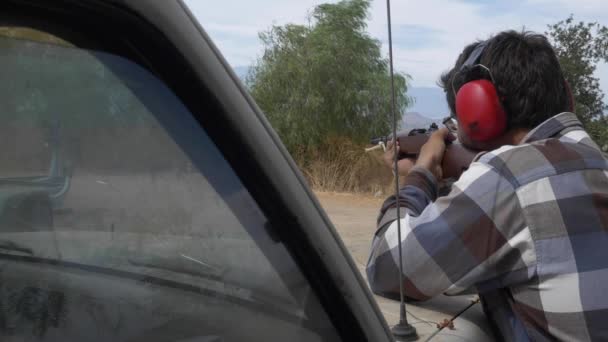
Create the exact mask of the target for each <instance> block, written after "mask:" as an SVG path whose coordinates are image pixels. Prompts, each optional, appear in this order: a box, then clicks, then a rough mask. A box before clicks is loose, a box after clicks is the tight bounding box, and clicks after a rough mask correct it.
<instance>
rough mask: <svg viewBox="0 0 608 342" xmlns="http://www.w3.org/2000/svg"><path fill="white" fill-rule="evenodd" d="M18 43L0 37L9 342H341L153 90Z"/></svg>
mask: <svg viewBox="0 0 608 342" xmlns="http://www.w3.org/2000/svg"><path fill="white" fill-rule="evenodd" d="M7 32H8V33H10V34H6V33H7ZM15 32H16V33H17V34H15ZM19 32H20V31H19V28H8V29H7V28H4V29H3V30H0V75H2V78H3V79H4V80H5V81H3V82H0V104H1V105H2V107H1V110H0V117H1V118H2V123H3V124H2V125H1V126H0V139H1V140H2V143H1V144H0V336H2V339H3V340H4V339H6V338H11V337H12V338H17V340H20V339H19V338H24V339H27V338H28V336H29V337H36V338H38V339H39V340H42V341H56V340H87V341H97V340H98V341H109V340H112V341H123V340H129V341H165V340H184V341H186V340H188V341H190V340H192V341H194V339H195V338H196V340H197V341H239V340H249V339H250V338H251V337H252V336H255V339H256V340H267V341H270V340H288V339H291V338H296V339H297V340H302V341H304V340H306V341H321V340H323V341H325V340H335V339H337V337H336V335H335V332H334V331H333V328H332V326H331V323H330V321H329V319H328V318H327V316H326V315H325V313H324V311H323V310H322V309H321V307H320V304H319V302H318V300H317V298H316V296H315V295H314V293H313V292H312V291H311V289H310V286H309V284H308V283H307V281H306V280H305V278H304V277H303V276H302V274H301V273H300V271H299V269H298V268H297V266H296V264H295V262H294V261H293V260H292V258H291V257H290V255H289V253H288V252H287V251H286V249H285V248H284V246H283V245H282V244H281V243H278V242H275V241H273V240H272V239H271V238H270V237H269V235H268V232H267V229H266V225H267V224H268V222H267V220H266V218H265V217H264V215H263V214H262V212H261V211H260V209H259V208H258V207H257V205H256V203H255V202H254V200H253V199H252V198H251V196H250V195H249V193H248V192H247V190H246V189H245V188H244V187H243V185H242V184H241V182H240V181H239V179H238V178H237V176H236V175H235V173H234V171H233V170H232V169H231V167H230V166H229V165H228V164H227V162H226V161H225V160H224V158H223V156H222V155H221V153H220V152H219V150H218V149H217V148H216V146H215V145H214V144H213V142H212V141H211V140H210V139H209V138H208V136H207V134H206V133H205V132H204V131H203V130H202V129H201V128H200V126H199V124H198V123H197V122H196V121H195V120H194V119H193V117H192V115H191V114H190V113H189V112H188V110H187V109H186V108H185V107H184V105H183V104H182V103H181V102H180V101H179V100H178V99H177V97H176V96H175V95H174V94H172V93H171V91H170V90H169V89H168V88H167V87H166V86H165V85H164V84H163V83H162V82H161V81H159V80H158V79H156V78H155V77H154V76H152V75H151V74H150V73H149V72H147V71H146V70H144V69H143V68H141V67H139V66H138V65H136V64H134V63H132V62H130V61H128V60H125V59H123V58H121V57H118V56H114V55H111V54H107V53H103V52H97V51H88V50H83V49H78V48H75V47H67V46H65V45H66V44H59V43H57V42H58V41H60V40H59V39H57V40H53V41H49V40H45V39H35V40H38V41H37V42H34V41H33V40H32V39H31V38H32V31H31V30H27V31H26V30H24V31H21V32H26V33H27V34H23V35H22V36H19V34H18V33H19ZM42 37H43V38H44V37H46V36H45V35H42ZM7 80H8V81H7ZM208 114H209V115H216V113H208ZM237 322H238V326H239V327H240V328H239V329H233V326H234V325H235V324H236V323H237ZM269 327H270V329H269Z"/></svg>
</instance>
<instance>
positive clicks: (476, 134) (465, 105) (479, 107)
mask: <svg viewBox="0 0 608 342" xmlns="http://www.w3.org/2000/svg"><path fill="white" fill-rule="evenodd" d="M487 44H488V42H487V41H485V42H481V43H479V44H478V45H477V46H476V47H475V49H474V50H473V52H471V54H470V55H469V57H468V58H467V60H466V61H465V62H464V63H463V64H462V66H461V67H460V70H459V72H463V71H465V69H469V68H471V67H480V68H483V69H484V70H486V71H487V72H488V73H489V74H490V78H491V79H492V81H488V80H485V79H479V80H473V81H469V82H467V83H465V84H464V85H462V86H461V87H460V89H459V90H458V92H457V93H455V95H456V117H457V118H458V127H459V129H462V130H463V131H464V133H465V134H466V135H467V136H468V137H469V138H470V139H471V140H473V141H480V142H484V141H488V140H492V139H495V138H498V137H499V136H500V135H502V134H503V133H504V131H505V129H506V128H507V115H506V113H505V111H504V109H503V108H502V105H501V103H500V100H499V97H498V92H497V91H496V87H495V86H494V77H493V76H492V72H491V70H490V69H489V68H488V67H486V66H485V65H482V64H479V60H480V59H481V55H482V53H483V51H484V49H485V47H486V45H487ZM452 90H453V91H454V84H453V79H452Z"/></svg>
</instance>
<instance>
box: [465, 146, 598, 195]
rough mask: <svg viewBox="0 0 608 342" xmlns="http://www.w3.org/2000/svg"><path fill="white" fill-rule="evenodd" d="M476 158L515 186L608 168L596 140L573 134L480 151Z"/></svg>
mask: <svg viewBox="0 0 608 342" xmlns="http://www.w3.org/2000/svg"><path fill="white" fill-rule="evenodd" d="M475 161H476V162H479V163H482V164H485V165H487V166H489V167H491V168H492V169H494V170H495V171H496V172H497V173H499V174H500V175H501V176H503V177H504V178H506V179H507V180H508V181H509V182H510V183H511V184H513V186H515V187H520V186H522V185H525V184H527V183H530V182H533V181H535V180H538V179H540V178H545V177H551V176H554V175H558V174H563V173H568V172H574V171H583V170H589V169H602V170H608V161H607V160H606V158H605V157H604V155H603V153H602V152H601V151H600V150H599V149H598V148H597V146H596V145H595V144H594V143H593V142H591V144H589V143H587V142H586V141H585V140H582V139H578V140H576V139H573V138H572V136H562V137H560V138H550V139H544V140H538V141H534V142H531V143H526V144H521V145H505V146H502V147H500V148H498V149H496V150H493V151H490V152H485V153H482V154H480V155H478V156H477V157H476V159H475Z"/></svg>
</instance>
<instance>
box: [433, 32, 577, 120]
mask: <svg viewBox="0 0 608 342" xmlns="http://www.w3.org/2000/svg"><path fill="white" fill-rule="evenodd" d="M478 44H479V42H477V43H473V44H471V45H469V46H467V47H466V48H465V49H464V50H463V52H462V53H461V54H460V56H459V57H458V60H457V61H456V65H455V66H454V68H453V69H452V70H450V71H448V72H446V73H444V74H443V75H442V76H441V80H440V85H441V87H442V88H444V90H445V92H446V97H447V101H448V105H449V107H450V110H451V111H452V113H453V114H454V113H456V110H455V100H456V99H455V94H454V92H453V90H452V86H453V87H454V90H455V91H456V92H458V89H460V87H461V86H462V85H463V84H464V83H466V82H468V81H471V80H474V79H488V80H490V75H489V73H487V72H486V71H484V70H483V69H482V68H467V67H465V69H464V70H462V71H459V70H460V68H461V66H462V64H464V62H465V61H466V59H467V58H468V57H469V55H470V54H471V52H473V50H474V49H475V47H476V46H477V45H478ZM479 64H483V65H485V66H486V67H488V68H489V69H490V70H491V72H492V76H493V78H494V81H495V83H494V85H495V86H496V89H497V91H498V95H499V97H500V98H501V99H502V105H503V108H504V109H505V112H506V113H507V125H508V128H530V129H531V128H534V127H536V126H537V125H539V124H540V123H542V122H543V121H545V120H547V119H549V118H550V117H552V116H554V115H556V114H559V113H561V112H565V111H569V110H570V108H571V103H570V101H571V100H570V93H569V91H568V89H567V85H566V82H565V80H564V76H563V73H562V70H561V67H560V65H559V61H558V59H557V56H556V55H555V51H554V50H553V48H552V47H551V44H549V41H548V40H547V38H546V37H545V36H543V35H540V34H535V33H532V32H516V31H505V32H501V33H499V34H497V35H495V36H494V37H492V38H490V40H489V41H488V44H487V46H486V48H485V49H484V51H483V53H482V54H481V58H480V61H479Z"/></svg>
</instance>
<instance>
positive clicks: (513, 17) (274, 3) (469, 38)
mask: <svg viewBox="0 0 608 342" xmlns="http://www.w3.org/2000/svg"><path fill="white" fill-rule="evenodd" d="M327 2H336V1H335V0H221V1H217V0H186V3H187V4H188V6H189V7H190V9H191V11H192V12H193V13H194V15H195V16H196V18H197V19H198V20H199V22H200V23H201V25H202V26H203V28H204V29H205V30H206V32H207V33H208V34H209V35H210V36H211V38H212V39H213V41H214V42H215V44H216V45H217V46H218V47H219V49H220V51H221V52H222V54H223V55H224V57H225V58H226V59H227V60H228V62H229V63H230V64H231V66H233V67H244V66H250V65H252V64H253V63H254V62H255V61H256V59H257V58H258V57H259V56H260V55H261V54H262V46H261V43H260V41H259V39H258V33H259V32H261V31H265V30H268V29H269V28H270V27H271V26H272V25H283V24H286V23H296V24H304V23H306V22H307V16H308V13H310V11H311V10H312V9H313V8H314V6H316V5H318V4H320V3H327ZM391 14H392V26H393V54H394V64H395V70H396V71H399V72H403V73H407V74H409V75H411V76H412V86H414V87H436V84H437V80H438V78H439V76H440V75H441V73H442V72H443V71H445V70H447V69H449V68H450V66H451V65H453V64H454V62H455V60H456V57H457V56H458V54H459V53H460V52H461V51H462V49H463V47H464V46H465V45H467V44H470V43H472V42H474V41H476V40H479V39H486V38H488V37H490V36H491V35H492V34H494V33H496V32H499V31H502V30H505V29H515V30H522V29H524V28H525V29H526V30H531V31H536V32H539V33H544V32H545V31H546V30H547V25H548V24H553V23H556V22H558V21H560V20H563V19H566V18H567V17H568V16H569V15H570V14H573V15H574V19H575V20H577V21H578V20H582V21H597V22H599V23H604V24H606V23H608V0H576V1H572V0H508V1H507V0H502V1H482V0H416V1H414V0H392V1H391ZM386 25H387V20H386V1H384V0H373V1H372V6H371V10H370V17H369V24H368V32H369V33H370V35H371V36H372V37H374V38H376V39H378V40H379V41H381V43H382V49H383V51H384V53H385V55H386V56H388V44H387V42H388V38H387V31H386V30H387V28H386ZM595 76H596V77H598V78H599V79H600V86H601V88H602V90H603V91H604V93H605V94H606V95H608V64H606V63H602V64H600V65H598V68H597V70H596V73H595Z"/></svg>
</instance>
